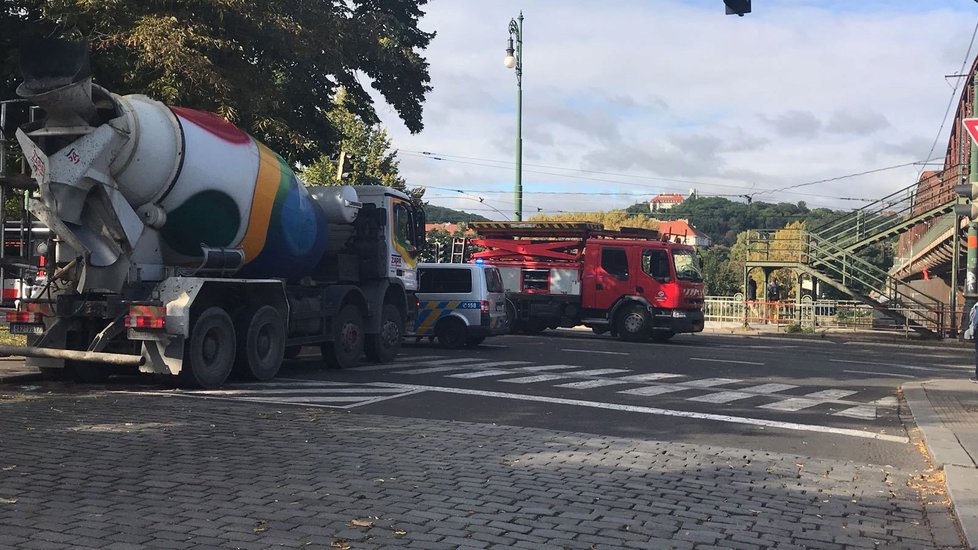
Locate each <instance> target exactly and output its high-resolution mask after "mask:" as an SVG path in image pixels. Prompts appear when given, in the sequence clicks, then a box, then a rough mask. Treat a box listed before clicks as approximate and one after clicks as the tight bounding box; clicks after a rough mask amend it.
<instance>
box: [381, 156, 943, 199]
mask: <svg viewBox="0 0 978 550" xmlns="http://www.w3.org/2000/svg"><path fill="white" fill-rule="evenodd" d="M399 152H401V153H406V154H408V155H410V156H415V157H420V158H428V159H431V160H435V161H443V162H454V163H458V164H467V165H471V166H480V167H484V168H504V169H509V168H510V166H508V165H501V164H484V163H479V162H469V161H464V160H454V159H453V158H450V157H453V156H455V157H457V158H471V159H476V158H477V157H461V156H457V155H440V154H439V155H436V154H434V153H430V152H427V151H422V152H414V151H404V150H400V151H399ZM478 160H484V161H486V162H490V163H503V162H505V161H496V160H492V159H478ZM931 160H934V159H928V160H923V161H914V162H909V163H904V164H896V165H892V166H884V167H881V168H875V169H873V170H866V171H862V172H855V173H851V174H844V175H841V176H835V177H832V178H825V179H821V180H815V181H810V182H805V183H799V184H793V185H789V186H786V187H781V188H774V189H764V188H761V189H757V188H756V187H750V188H748V187H746V186H743V185H730V184H722V183H709V182H702V181H701V182H695V181H692V180H668V179H666V178H654V177H647V176H632V175H626V174H617V175H621V176H624V177H631V178H636V179H651V180H655V179H661V180H665V181H677V182H685V183H690V184H694V185H701V186H714V187H732V188H735V189H750V190H751V191H752V193H751V194H752V195H756V194H768V193H777V192H783V191H785V190H790V189H795V188H799V187H805V186H808V185H815V184H818V183H828V182H832V181H839V180H843V179H848V178H852V177H858V176H864V175H867V174H874V173H878V172H884V171H888V170H895V169H897V168H905V167H907V166H913V165H917V164H924V163H927V162H930V161H931ZM524 166H536V165H533V164H524ZM558 169H560V170H567V171H578V172H585V173H598V174H611V173H608V172H597V171H593V170H582V169H576V168H558ZM524 172H531V173H535V174H542V175H549V176H557V177H562V178H572V179H580V180H587V181H598V182H602V183H615V184H619V185H633V186H637V187H642V188H649V187H650V186H649V185H647V184H641V183H634V182H626V181H620V180H609V179H602V178H591V177H586V176H575V175H571V174H558V173H553V172H544V171H540V170H527V169H524ZM699 194H702V195H709V196H721V195H720V194H713V193H702V192H700V193H699ZM792 195H794V196H804V197H821V198H824V197H825V194H824V193H799V192H795V193H792ZM727 196H738V197H741V196H743V194H742V193H740V194H736V195H727ZM840 200H859V201H864V202H872V201H874V200H876V199H864V198H850V197H845V198H840Z"/></svg>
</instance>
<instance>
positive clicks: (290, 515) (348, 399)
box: [0, 331, 973, 549]
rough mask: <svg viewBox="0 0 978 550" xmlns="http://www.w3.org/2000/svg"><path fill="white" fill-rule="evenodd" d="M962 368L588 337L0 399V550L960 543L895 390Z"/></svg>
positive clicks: (906, 353)
mask: <svg viewBox="0 0 978 550" xmlns="http://www.w3.org/2000/svg"><path fill="white" fill-rule="evenodd" d="M972 360H973V356H972V355H971V353H970V350H967V349H960V348H953V347H939V348H924V347H915V346H893V345H879V344H865V343H839V342H828V341H823V340H819V339H805V338H791V339H788V338H759V337H744V336H721V335H710V334H700V335H695V336H690V335H686V336H677V337H676V338H675V339H674V340H673V341H672V342H669V343H641V344H639V343H624V342H621V341H618V340H614V339H611V338H608V337H598V336H594V335H592V334H590V333H588V332H581V331H557V332H553V333H548V334H543V335H540V336H532V337H531V336H506V337H501V338H495V339H490V340H488V341H487V342H486V344H484V345H482V346H480V347H478V348H476V349H471V350H444V349H441V348H439V347H437V346H435V345H430V344H427V343H419V344H410V345H408V346H406V347H405V349H404V350H403V353H402V354H401V356H400V357H399V359H398V361H396V362H395V363H393V364H385V365H375V364H364V365H363V366H361V367H358V368H355V369H349V370H328V369H324V368H322V363H321V362H320V361H319V360H318V358H317V356H316V354H315V350H314V349H311V348H310V349H307V350H305V354H304V355H303V356H300V358H299V359H298V360H295V361H293V362H290V363H289V364H288V365H287V366H286V367H285V368H284V369H283V371H282V372H281V373H280V375H279V377H278V378H277V379H276V380H274V381H272V382H268V383H258V384H256V383H231V384H229V385H227V386H226V387H224V388H222V389H219V390H211V391H200V390H182V389H173V388H171V387H168V386H166V385H165V384H160V383H158V382H157V381H154V380H152V379H148V378H131V377H127V378H116V379H112V380H111V381H110V382H109V383H108V384H106V385H104V386H85V385H72V384H61V383H55V382H42V383H37V384H32V385H28V386H9V385H8V386H6V387H3V386H0V525H4V526H5V528H4V529H3V530H0V547H11V548H33V547H44V548H79V547H92V548H101V547H111V548H142V547H147V548H149V547H153V548H155V547H164V546H165V547H172V548H193V547H226V548H269V547H280V546H282V547H291V548H296V547H309V546H312V547H320V546H321V547H330V546H332V547H337V548H347V547H349V548H387V547H393V546H406V547H412V548H485V547H500V548H503V547H505V548H510V547H521V548H548V547H549V548H582V549H584V548H623V547H631V548H772V547H777V548H813V547H817V548H839V549H842V548H874V547H886V548H915V549H916V548H961V547H963V546H962V541H961V538H960V536H959V534H958V531H957V528H956V525H955V522H954V517H953V513H952V512H951V510H950V509H949V507H948V501H947V499H946V496H945V495H944V494H943V493H942V489H943V487H942V483H941V481H940V479H939V478H938V477H937V476H935V475H934V471H933V470H932V469H931V467H930V465H929V464H928V463H927V459H926V456H925V453H924V452H922V446H921V444H920V441H919V438H918V436H917V434H916V430H915V429H914V426H913V423H912V419H911V418H910V415H909V411H908V410H907V409H906V407H905V404H903V403H902V400H901V399H900V395H899V393H898V388H899V385H900V384H901V383H903V382H906V381H908V380H912V379H918V378H919V379H933V378H951V379H961V380H966V379H967V378H968V376H969V375H970V374H971V372H972V366H971V365H972V363H971V361H972Z"/></svg>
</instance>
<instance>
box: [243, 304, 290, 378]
mask: <svg viewBox="0 0 978 550" xmlns="http://www.w3.org/2000/svg"><path fill="white" fill-rule="evenodd" d="M234 327H235V330H236V332H237V333H238V334H239V335H241V338H239V339H238V353H237V355H236V358H237V359H236V360H235V364H234V368H235V371H236V373H237V374H239V375H240V376H242V377H244V378H248V379H251V380H259V381H265V380H271V379H272V378H275V375H276V374H278V369H279V367H281V366H282V358H283V357H284V356H285V325H284V324H283V323H282V316H281V315H279V313H278V310H276V309H275V308H273V307H272V306H262V307H260V308H258V309H257V310H252V309H248V310H246V311H244V312H242V314H241V315H239V316H238V319H237V322H236V323H235V325H234Z"/></svg>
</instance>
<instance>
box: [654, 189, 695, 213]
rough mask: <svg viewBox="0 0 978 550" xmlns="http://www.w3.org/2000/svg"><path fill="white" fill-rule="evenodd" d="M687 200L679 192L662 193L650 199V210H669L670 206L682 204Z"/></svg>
mask: <svg viewBox="0 0 978 550" xmlns="http://www.w3.org/2000/svg"><path fill="white" fill-rule="evenodd" d="M684 200H686V199H685V198H684V197H683V196H682V195H680V194H679V193H662V194H660V195H656V196H654V197H652V200H650V201H649V211H650V212H657V211H659V210H669V209H670V208H672V207H674V206H676V205H679V204H682V203H683V201H684Z"/></svg>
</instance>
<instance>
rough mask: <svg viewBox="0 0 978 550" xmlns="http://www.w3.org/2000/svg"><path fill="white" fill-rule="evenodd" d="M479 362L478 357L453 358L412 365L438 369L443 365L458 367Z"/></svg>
mask: <svg viewBox="0 0 978 550" xmlns="http://www.w3.org/2000/svg"><path fill="white" fill-rule="evenodd" d="M477 361H479V359H478V358H476V357H453V358H451V359H436V360H434V361H419V362H417V363H411V364H412V365H417V366H419V367H420V366H426V367H438V366H441V365H457V364H459V363H475V362H477Z"/></svg>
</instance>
